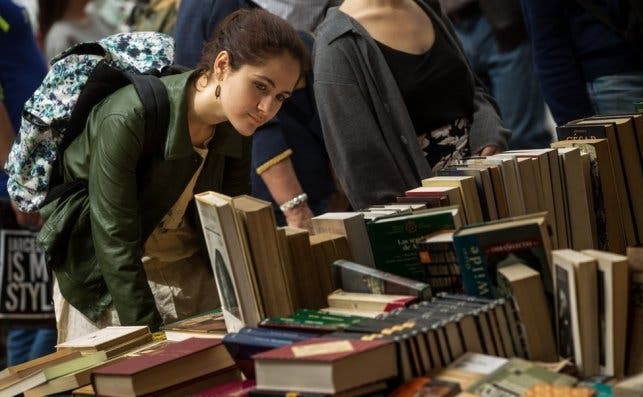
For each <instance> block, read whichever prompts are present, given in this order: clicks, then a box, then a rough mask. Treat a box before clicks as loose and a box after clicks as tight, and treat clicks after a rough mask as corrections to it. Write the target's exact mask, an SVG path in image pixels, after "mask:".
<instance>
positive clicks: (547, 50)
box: [521, 0, 643, 125]
mask: <svg viewBox="0 0 643 397" xmlns="http://www.w3.org/2000/svg"><path fill="white" fill-rule="evenodd" d="M521 1H522V6H523V10H524V15H525V21H526V23H527V28H528V31H529V34H530V36H531V41H532V45H533V51H534V62H535V64H536V73H537V74H538V78H539V80H540V84H541V87H542V91H543V94H544V97H545V101H546V102H547V105H549V108H550V110H551V112H552V115H553V117H554V120H555V121H556V123H557V124H559V125H561V124H565V123H567V122H568V121H571V120H574V119H578V118H581V117H587V116H591V115H594V114H614V113H623V112H632V111H634V103H635V102H638V101H641V100H643V56H642V53H643V44H642V41H641V39H639V40H638V41H636V40H635V41H628V40H626V39H625V38H624V37H623V35H624V34H627V32H626V31H625V27H627V26H628V23H629V21H630V19H629V17H630V16H632V15H633V12H632V11H633V10H627V9H626V8H627V4H629V3H633V2H621V1H619V0H582V1H581V0H576V1H573V0H567V1H560V0H521ZM582 4H585V5H582ZM587 7H589V8H587ZM590 9H593V10H594V11H590ZM598 15H603V16H604V17H605V19H604V21H601V20H600V19H599V17H598ZM639 23H640V25H639V29H641V28H643V22H639ZM609 24H611V25H612V27H610V26H609ZM617 30H622V33H619V31H617ZM639 32H640V30H639Z"/></svg>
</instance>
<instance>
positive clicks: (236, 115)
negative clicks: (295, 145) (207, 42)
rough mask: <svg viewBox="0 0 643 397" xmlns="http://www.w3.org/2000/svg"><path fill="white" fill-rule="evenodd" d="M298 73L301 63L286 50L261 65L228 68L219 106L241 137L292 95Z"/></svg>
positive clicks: (222, 81) (272, 114)
mask: <svg viewBox="0 0 643 397" xmlns="http://www.w3.org/2000/svg"><path fill="white" fill-rule="evenodd" d="M299 74H300V64H299V62H298V61H297V60H296V59H295V58H293V57H292V56H291V55H290V54H288V53H283V54H281V55H279V56H275V57H273V58H270V59H269V60H268V61H266V62H265V63H264V64H263V65H258V66H253V65H243V66H241V67H240V68H239V69H237V70H236V71H231V70H230V69H229V68H228V69H227V71H226V72H225V73H224V76H223V79H222V80H221V81H220V82H219V84H220V85H221V96H220V98H219V99H220V101H221V107H222V109H223V113H224V114H225V116H226V118H227V119H228V120H229V121H230V123H231V124H232V125H233V126H234V128H235V129H236V130H237V131H239V133H241V134H242V135H244V136H250V135H252V134H253V133H254V132H255V130H256V129H257V128H258V127H259V126H261V125H262V124H264V123H265V122H267V121H268V120H270V119H272V118H273V117H274V116H275V115H276V114H277V112H278V111H279V109H280V108H281V105H282V104H283V102H284V101H285V100H286V99H287V98H288V97H289V96H290V95H291V93H292V91H293V89H294V87H295V84H297V80H298V78H299Z"/></svg>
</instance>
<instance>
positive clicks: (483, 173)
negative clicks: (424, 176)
mask: <svg viewBox="0 0 643 397" xmlns="http://www.w3.org/2000/svg"><path fill="white" fill-rule="evenodd" d="M438 176H472V177H474V178H475V182H476V188H477V190H478V196H479V197H480V208H481V209H482V217H483V219H484V220H485V221H489V220H494V219H498V209H497V207H496V198H495V194H494V189H493V183H492V181H491V174H490V172H489V169H488V168H487V167H486V166H477V165H474V164H469V165H467V164H456V165H449V166H447V167H445V168H443V169H441V170H439V171H438Z"/></svg>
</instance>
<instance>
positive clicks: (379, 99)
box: [314, 0, 510, 209]
mask: <svg viewBox="0 0 643 397" xmlns="http://www.w3.org/2000/svg"><path fill="white" fill-rule="evenodd" d="M429 1H430V0H417V2H418V4H419V5H420V6H422V7H423V8H425V9H426V10H427V12H428V13H429V14H430V15H431V16H432V18H431V19H432V20H433V21H437V22H438V23H436V24H435V26H437V29H441V31H442V33H444V34H445V36H446V37H448V39H449V40H450V41H451V43H452V45H453V46H454V47H456V48H458V49H459V51H458V52H459V53H460V55H461V56H462V58H463V59H464V60H465V62H467V61H466V58H465V56H464V53H463V52H462V49H461V47H460V44H459V42H458V40H457V39H456V36H455V33H454V31H453V29H452V27H451V25H450V22H449V21H448V19H447V18H446V16H444V14H443V13H442V12H441V11H440V9H439V4H437V2H435V4H433V3H432V4H429ZM434 7H435V9H434ZM314 53H315V57H314V58H315V63H314V72H315V97H316V100H317V108H318V110H319V115H320V118H321V124H322V129H323V133H324V139H325V142H326V147H327V149H328V153H329V155H330V159H331V162H332V164H333V167H334V168H335V172H336V174H337V177H338V178H339V181H340V183H341V184H342V187H343V188H344V191H345V192H346V195H347V197H348V200H349V201H350V203H351V205H352V206H353V208H355V209H361V208H365V207H368V206H370V205H373V204H383V203H388V202H392V201H395V197H396V196H399V195H402V194H403V193H404V191H406V190H408V189H412V188H415V187H418V186H419V185H420V183H421V180H422V179H424V178H428V177H430V176H431V168H430V167H429V164H428V162H427V160H426V158H425V157H424V153H423V152H422V150H421V149H420V147H419V145H418V142H417V135H416V133H415V130H414V128H413V124H412V122H411V119H410V117H409V114H408V112H407V110H406V106H405V105H404V101H403V99H402V95H401V93H400V90H399V88H398V86H397V83H396V82H395V79H394V77H393V75H392V73H391V71H390V69H389V67H388V64H387V63H386V60H385V59H384V56H383V55H382V53H381V52H380V49H379V48H378V47H377V44H376V43H375V41H374V40H373V39H372V38H371V36H370V35H369V34H368V32H367V31H366V30H365V29H364V28H363V27H362V26H361V25H360V24H359V23H358V22H357V21H356V20H354V19H353V18H351V17H349V16H348V15H347V14H345V13H344V12H342V11H340V10H339V8H332V9H331V10H329V11H328V14H327V16H326V19H325V20H324V22H322V24H321V25H320V26H319V28H318V30H317V37H316V41H315V50H314ZM467 64H468V63H467ZM465 78H468V79H471V80H472V81H475V85H474V84H472V86H475V88H474V92H472V95H475V96H474V114H473V124H472V126H471V130H470V136H469V146H470V148H471V151H472V153H477V152H478V151H480V150H482V148H483V147H485V146H487V145H496V146H499V147H501V148H503V149H505V148H506V147H507V140H508V138H509V135H510V133H509V131H508V130H507V129H506V128H505V127H504V126H503V125H502V121H501V120H500V116H499V115H498V111H497V108H496V106H495V102H494V101H493V99H492V98H491V97H490V96H489V95H488V94H487V92H486V91H485V89H484V88H483V87H482V85H481V83H480V82H479V81H478V80H477V79H476V78H475V76H474V75H473V73H472V72H471V69H470V68H469V74H468V75H467V76H465ZM445 94H446V95H448V93H445Z"/></svg>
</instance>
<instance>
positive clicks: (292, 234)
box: [283, 226, 323, 309]
mask: <svg viewBox="0 0 643 397" xmlns="http://www.w3.org/2000/svg"><path fill="white" fill-rule="evenodd" d="M283 230H284V231H285V233H286V242H287V245H288V250H289V252H290V260H291V262H292V263H293V266H296V267H297V269H296V271H294V272H293V277H294V284H295V285H294V289H295V294H296V295H297V302H299V307H298V308H297V309H299V308H315V307H317V306H319V305H320V304H321V301H323V299H322V298H323V294H322V293H321V287H320V285H319V283H318V282H317V278H316V277H311V274H315V273H316V272H317V266H316V264H315V261H313V260H311V258H313V254H312V250H311V247H310V234H309V233H308V230H306V229H300V228H296V227H292V226H285V227H283Z"/></svg>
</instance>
